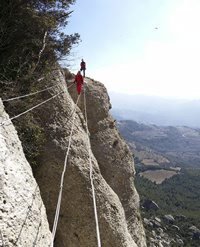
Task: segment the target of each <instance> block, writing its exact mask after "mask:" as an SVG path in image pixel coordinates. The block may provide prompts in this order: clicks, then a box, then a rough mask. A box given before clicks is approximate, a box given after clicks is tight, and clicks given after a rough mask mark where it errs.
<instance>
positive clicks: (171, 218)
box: [163, 214, 175, 224]
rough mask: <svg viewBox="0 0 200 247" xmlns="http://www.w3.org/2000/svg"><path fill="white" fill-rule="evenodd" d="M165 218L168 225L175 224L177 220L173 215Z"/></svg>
mask: <svg viewBox="0 0 200 247" xmlns="http://www.w3.org/2000/svg"><path fill="white" fill-rule="evenodd" d="M163 218H164V220H165V221H166V222H167V223H171V224H173V223H174V222H175V219H174V217H173V216H172V215H171V214H168V215H165V216H164V217H163Z"/></svg>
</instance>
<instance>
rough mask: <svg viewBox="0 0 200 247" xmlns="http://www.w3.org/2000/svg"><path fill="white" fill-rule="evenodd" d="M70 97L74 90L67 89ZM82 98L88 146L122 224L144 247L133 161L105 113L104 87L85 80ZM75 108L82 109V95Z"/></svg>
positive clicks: (107, 111)
mask: <svg viewBox="0 0 200 247" xmlns="http://www.w3.org/2000/svg"><path fill="white" fill-rule="evenodd" d="M70 93H71V95H72V97H73V98H74V100H75V98H76V92H75V90H74V89H73V88H72V89H70ZM85 98H86V109H87V118H88V127H89V131H90V141H91V148H92V152H93V154H94V156H95V158H96V159H97V161H98V165H99V168H100V172H101V174H102V176H103V177H104V179H105V180H106V182H107V184H108V185H109V186H110V187H111V188H112V189H113V191H114V192H115V193H116V194H117V196H118V198H119V200H120V202H121V203H122V207H123V210H124V212H125V217H126V224H127V227H128V230H129V232H130V234H131V236H132V238H133V239H134V240H135V241H136V243H137V245H138V246H144V239H145V237H144V230H143V226H142V224H141V218H140V215H139V211H138V209H139V197H138V194H137V192H136V190H135V187H134V174H135V170H134V162H133V159H132V155H131V152H130V150H129V148H128V146H127V144H126V143H125V142H124V140H123V139H122V138H121V137H120V135H119V132H118V130H117V128H116V126H115V121H114V119H113V118H112V116H111V115H110V114H109V110H110V108H111V104H110V101H109V96H108V93H107V90H106V88H105V87H104V85H103V84H102V83H100V82H97V81H94V80H91V79H88V78H87V79H85ZM79 107H80V108H81V110H82V112H84V110H85V109H84V97H82V98H81V100H80V104H79Z"/></svg>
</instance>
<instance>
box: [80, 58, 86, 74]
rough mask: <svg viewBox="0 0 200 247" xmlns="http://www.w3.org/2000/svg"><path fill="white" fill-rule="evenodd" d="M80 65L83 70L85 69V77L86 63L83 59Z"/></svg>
mask: <svg viewBox="0 0 200 247" xmlns="http://www.w3.org/2000/svg"><path fill="white" fill-rule="evenodd" d="M80 66H81V71H83V77H85V70H86V63H85V61H84V60H83V59H82V60H81V64H80Z"/></svg>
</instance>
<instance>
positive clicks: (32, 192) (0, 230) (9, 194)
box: [0, 100, 51, 247]
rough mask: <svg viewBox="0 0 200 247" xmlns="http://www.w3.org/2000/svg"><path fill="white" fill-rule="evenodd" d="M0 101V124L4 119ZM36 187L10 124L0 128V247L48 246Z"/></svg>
mask: <svg viewBox="0 0 200 247" xmlns="http://www.w3.org/2000/svg"><path fill="white" fill-rule="evenodd" d="M8 118H9V117H8V115H7V114H6V113H5V111H4V107H3V104H2V101H1V100H0V123H1V122H2V121H5V119H8ZM50 243H51V233H50V231H49V224H48V221H47V217H46V210H45V208H44V205H43V202H42V199H41V196H40V190H39V187H38V185H37V183H36V181H35V179H34V178H33V174H32V170H31V167H30V165H29V163H28V162H27V160H26V158H25V156H24V153H23V150H22V146H21V143H20V141H19V139H18V136H17V132H16V130H15V128H14V127H13V125H12V123H11V122H7V123H5V125H4V126H1V125H0V246H3V247H14V246H15V247H16V246H18V247H30V246H37V247H46V246H50Z"/></svg>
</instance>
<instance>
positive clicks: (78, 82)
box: [74, 71, 83, 94]
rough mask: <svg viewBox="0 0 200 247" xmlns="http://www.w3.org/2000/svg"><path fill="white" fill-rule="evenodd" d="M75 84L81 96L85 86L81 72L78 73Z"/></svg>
mask: <svg viewBox="0 0 200 247" xmlns="http://www.w3.org/2000/svg"><path fill="white" fill-rule="evenodd" d="M74 83H76V89H77V93H78V94H80V93H81V89H82V85H83V77H82V75H81V72H80V71H78V73H77V74H76V76H75V80H74Z"/></svg>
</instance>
